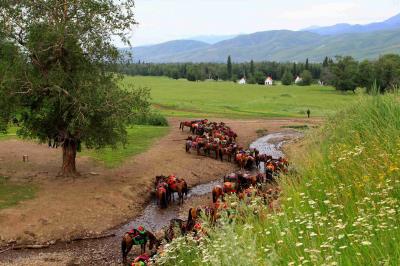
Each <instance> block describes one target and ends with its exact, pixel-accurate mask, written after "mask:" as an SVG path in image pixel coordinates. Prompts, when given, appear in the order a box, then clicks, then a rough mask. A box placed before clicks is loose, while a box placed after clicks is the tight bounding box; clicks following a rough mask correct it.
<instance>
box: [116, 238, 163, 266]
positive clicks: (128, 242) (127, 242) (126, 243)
mask: <svg viewBox="0 0 400 266" xmlns="http://www.w3.org/2000/svg"><path fill="white" fill-rule="evenodd" d="M147 242H150V243H149V249H150V250H152V249H153V247H155V248H158V247H159V246H160V242H159V241H158V240H157V238H156V237H155V236H154V235H153V234H152V233H150V232H149V231H146V233H145V234H144V236H140V237H138V235H135V234H133V233H131V232H127V233H125V234H124V235H123V236H122V241H121V252H122V261H123V263H124V264H126V262H127V256H128V253H129V252H130V251H131V249H132V247H133V246H134V245H140V248H141V253H140V254H144V253H146V245H147Z"/></svg>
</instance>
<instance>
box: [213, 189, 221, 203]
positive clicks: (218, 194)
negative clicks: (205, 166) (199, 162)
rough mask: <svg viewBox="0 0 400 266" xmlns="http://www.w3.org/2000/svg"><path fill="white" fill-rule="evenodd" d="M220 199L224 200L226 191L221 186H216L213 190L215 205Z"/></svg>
mask: <svg viewBox="0 0 400 266" xmlns="http://www.w3.org/2000/svg"><path fill="white" fill-rule="evenodd" d="M219 198H221V199H222V200H224V190H223V188H222V187H221V186H216V187H214V188H213V189H212V199H213V203H216V202H217V200H218V199H219Z"/></svg>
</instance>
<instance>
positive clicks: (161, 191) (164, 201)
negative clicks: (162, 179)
mask: <svg viewBox="0 0 400 266" xmlns="http://www.w3.org/2000/svg"><path fill="white" fill-rule="evenodd" d="M156 198H157V203H158V204H159V206H160V207H161V208H162V209H163V208H167V207H168V185H167V183H161V184H160V185H159V186H158V187H157V190H156Z"/></svg>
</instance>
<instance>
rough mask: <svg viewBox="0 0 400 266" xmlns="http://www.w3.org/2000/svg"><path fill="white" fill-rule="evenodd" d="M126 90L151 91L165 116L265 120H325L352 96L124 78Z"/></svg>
mask: <svg viewBox="0 0 400 266" xmlns="http://www.w3.org/2000/svg"><path fill="white" fill-rule="evenodd" d="M120 85H121V86H122V87H124V88H126V89H129V88H133V87H147V88H150V89H151V96H152V103H153V105H154V106H155V107H156V108H157V109H160V110H161V113H162V114H164V115H165V116H182V117H211V116H213V117H228V118H268V117H304V116H305V115H306V111H307V109H310V110H311V115H312V116H318V117H321V116H328V115H330V114H333V113H334V112H335V111H336V110H339V109H341V108H343V107H344V106H346V105H348V104H350V103H352V102H354V101H355V100H356V99H357V96H356V95H354V94H353V93H341V92H338V91H336V90H335V89H334V88H332V87H328V86H318V85H313V86H305V87H301V86H295V85H293V86H283V85H276V86H272V87H266V86H261V85H249V84H247V85H239V84H236V83H233V82H222V81H221V82H214V81H204V82H190V81H187V80H183V79H181V80H174V79H170V78H166V77H142V76H135V77H132V76H126V77H125V78H124V79H123V80H122V81H121V82H120Z"/></svg>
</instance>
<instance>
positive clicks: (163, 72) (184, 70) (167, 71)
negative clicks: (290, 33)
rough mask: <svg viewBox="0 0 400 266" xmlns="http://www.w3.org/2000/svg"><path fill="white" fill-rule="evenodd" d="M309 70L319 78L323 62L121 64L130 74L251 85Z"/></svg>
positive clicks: (121, 69)
mask: <svg viewBox="0 0 400 266" xmlns="http://www.w3.org/2000/svg"><path fill="white" fill-rule="evenodd" d="M305 70H307V71H308V72H309V73H310V75H311V77H312V79H314V80H318V79H319V78H320V75H321V71H322V64H321V63H309V62H308V60H306V61H305V62H302V63H289V62H287V63H279V62H267V61H265V62H254V61H250V62H246V63H234V62H233V60H232V58H231V57H230V56H229V57H228V59H227V62H226V63H159V64H157V63H146V62H141V61H139V62H137V63H125V64H121V65H120V66H119V71H120V72H121V73H123V74H126V75H131V76H136V75H140V76H166V77H170V78H173V79H187V80H189V81H204V80H207V79H210V80H225V81H234V82H235V81H237V80H239V79H241V78H243V77H245V78H246V79H247V82H248V83H251V84H257V83H258V84H264V81H265V78H266V77H267V76H270V77H271V78H273V79H274V80H281V79H282V77H283V75H284V74H285V72H288V73H290V74H291V75H292V78H293V80H294V78H295V77H296V76H301V75H302V74H303V72H304V71H305Z"/></svg>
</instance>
